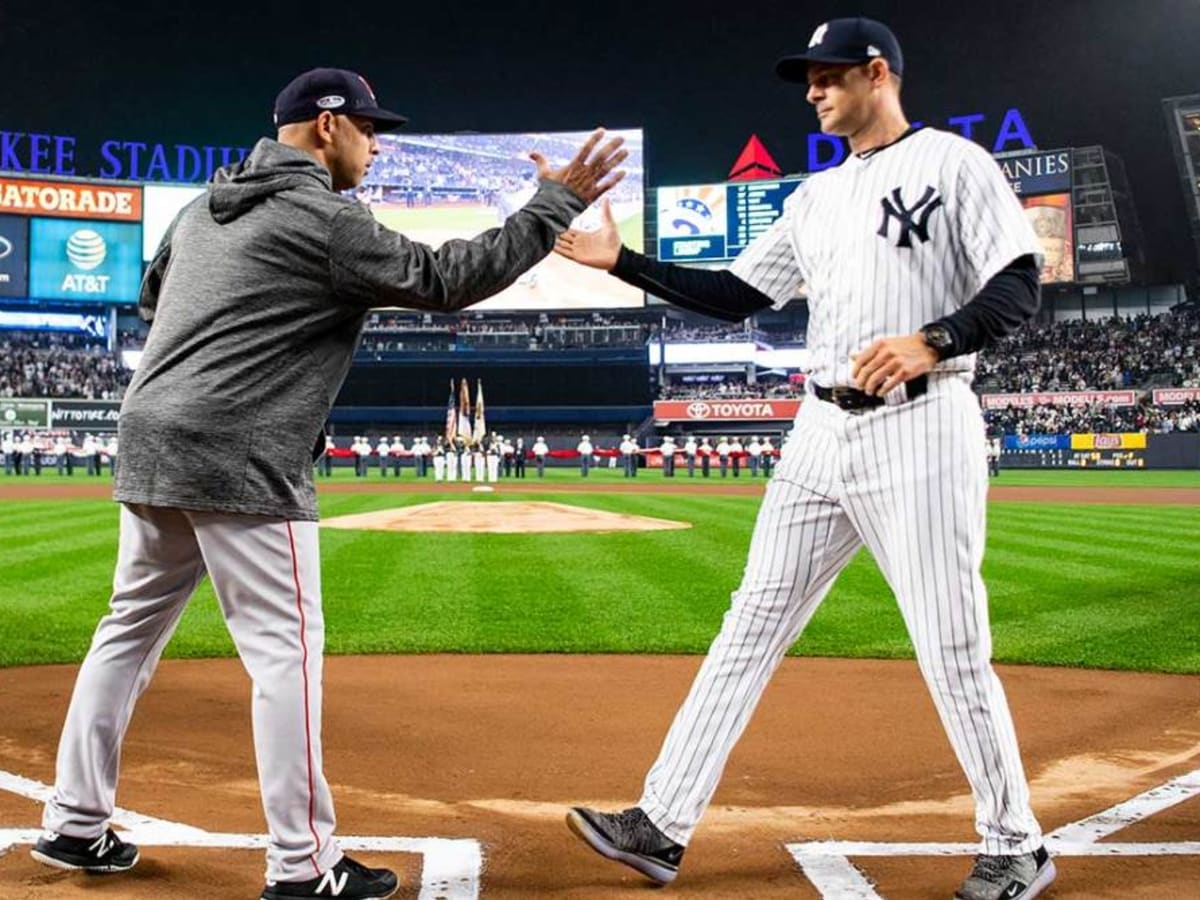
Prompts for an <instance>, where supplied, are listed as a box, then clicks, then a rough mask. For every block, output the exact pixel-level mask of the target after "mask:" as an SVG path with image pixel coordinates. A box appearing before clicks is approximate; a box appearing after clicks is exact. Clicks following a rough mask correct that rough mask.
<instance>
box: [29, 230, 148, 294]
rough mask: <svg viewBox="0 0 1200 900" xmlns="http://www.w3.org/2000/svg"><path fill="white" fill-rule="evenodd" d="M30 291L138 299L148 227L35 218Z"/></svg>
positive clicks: (32, 292) (30, 256)
mask: <svg viewBox="0 0 1200 900" xmlns="http://www.w3.org/2000/svg"><path fill="white" fill-rule="evenodd" d="M29 245H30V253H29V259H30V265H29V293H30V294H31V295H32V296H34V297H38V298H41V299H46V300H76V301H88V302H101V303H132V302H134V301H135V300H137V295H138V288H139V286H140V284H141V279H142V227H141V226H140V225H127V224H123V223H120V224H119V223H115V222H88V221H80V220H71V219H33V220H32V221H31V222H30V233H29Z"/></svg>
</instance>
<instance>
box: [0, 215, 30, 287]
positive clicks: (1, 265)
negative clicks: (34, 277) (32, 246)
mask: <svg viewBox="0 0 1200 900" xmlns="http://www.w3.org/2000/svg"><path fill="white" fill-rule="evenodd" d="M28 290H29V220H28V219H26V218H25V217H24V216H0V297H24V296H25V294H26V293H27V291H28Z"/></svg>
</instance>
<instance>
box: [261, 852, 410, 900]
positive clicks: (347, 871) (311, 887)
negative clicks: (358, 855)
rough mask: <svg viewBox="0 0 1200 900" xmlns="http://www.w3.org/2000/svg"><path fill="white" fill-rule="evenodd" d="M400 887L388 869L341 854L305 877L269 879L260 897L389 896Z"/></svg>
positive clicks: (357, 899)
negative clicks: (317, 872) (336, 860)
mask: <svg viewBox="0 0 1200 900" xmlns="http://www.w3.org/2000/svg"><path fill="white" fill-rule="evenodd" d="M399 887H400V881H399V879H397V878H396V873H395V872H393V871H392V870H391V869H370V868H368V867H366V866H364V865H363V864H362V863H360V862H357V861H355V860H353V859H351V858H350V857H348V856H343V857H342V860H341V862H339V863H338V864H337V865H336V866H334V867H333V868H332V869H329V870H328V871H327V872H325V874H324V875H321V876H320V877H318V878H312V879H309V880H308V881H268V882H267V886H266V887H265V888H263V892H262V900H285V898H288V897H338V898H340V900H363V898H367V897H390V896H392V894H394V893H396V891H397V890H398V889H399Z"/></svg>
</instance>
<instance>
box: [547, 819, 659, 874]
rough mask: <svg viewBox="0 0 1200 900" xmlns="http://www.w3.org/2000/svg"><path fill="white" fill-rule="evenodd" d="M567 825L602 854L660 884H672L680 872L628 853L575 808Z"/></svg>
mask: <svg viewBox="0 0 1200 900" xmlns="http://www.w3.org/2000/svg"><path fill="white" fill-rule="evenodd" d="M567 827H568V828H570V829H571V831H572V832H574V834H575V836H576V837H578V838H579V839H580V840H581V841H583V842H584V843H585V844H587V845H588V846H589V847H591V848H592V849H593V850H595V851H596V852H597V853H599V854H600V855H601V856H603V857H605V858H606V859H611V860H615V861H616V862H619V863H624V864H625V865H627V866H629V868H631V869H633V870H635V871H637V872H639V873H641V874H642V875H645V876H646V877H647V878H649V879H650V880H651V881H655V882H657V883H658V884H670V883H671V882H672V881H674V880H675V876H676V875H678V874H679V870H678V869H673V868H671V867H670V866H666V865H663V864H662V863H660V862H656V861H655V860H651V859H647V858H646V857H644V856H640V855H638V854H636V853H626V852H625V851H624V850H618V849H617V848H616V847H615V846H613V843H612V842H611V841H610V840H608V838H606V837H605V836H604V835H602V834H601V833H600V832H598V831H597V830H596V829H595V828H593V827H592V826H591V825H590V824H588V821H587V819H585V818H584V817H583V816H581V815H579V813H577V812H575V810H571V811H570V812H568V813H567Z"/></svg>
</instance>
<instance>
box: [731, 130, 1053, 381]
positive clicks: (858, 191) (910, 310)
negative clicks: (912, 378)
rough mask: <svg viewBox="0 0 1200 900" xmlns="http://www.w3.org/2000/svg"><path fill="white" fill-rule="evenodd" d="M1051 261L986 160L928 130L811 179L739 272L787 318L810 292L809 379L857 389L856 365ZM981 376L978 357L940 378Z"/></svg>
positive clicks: (948, 365) (978, 151)
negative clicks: (994, 282) (784, 309)
mask: <svg viewBox="0 0 1200 900" xmlns="http://www.w3.org/2000/svg"><path fill="white" fill-rule="evenodd" d="M1041 253H1042V251H1041V245H1040V243H1039V241H1038V238H1037V236H1036V234H1035V233H1034V231H1033V228H1032V226H1031V225H1030V224H1029V221H1028V219H1027V218H1026V216H1025V213H1024V210H1022V208H1021V204H1020V202H1019V201H1018V200H1017V197H1016V195H1015V194H1014V193H1013V191H1012V188H1010V187H1009V185H1008V182H1007V181H1006V180H1005V178H1004V174H1003V173H1002V172H1001V170H1000V167H999V166H998V165H996V162H995V160H993V159H992V158H991V157H990V156H989V155H988V153H987V151H986V150H984V149H983V148H982V147H980V146H978V145H977V144H975V143H973V142H971V141H969V140H967V139H966V138H963V137H961V136H959V135H955V134H950V133H949V132H945V131H939V130H936V129H932V128H922V129H920V130H918V131H915V132H913V133H911V134H909V135H908V136H907V137H905V138H903V139H901V140H899V141H897V142H896V143H894V144H892V145H890V146H888V147H885V148H882V149H881V150H879V151H876V152H874V153H869V154H868V155H867V156H866V158H861V157H859V156H856V155H854V154H851V155H850V156H848V157H847V158H846V160H845V161H844V162H843V163H842V164H841V165H839V166H837V167H836V168H832V169H826V170H824V171H822V172H819V173H817V174H816V175H813V176H812V177H811V178H809V179H807V180H806V181H805V182H804V183H803V184H801V185H800V187H798V188H797V189H796V190H795V192H794V193H793V194H792V195H791V197H789V198H788V200H787V203H786V204H785V206H784V211H783V214H782V215H781V216H780V217H779V219H778V220H777V221H776V222H775V224H774V225H773V226H772V227H771V228H770V229H769V230H768V231H767V232H766V233H764V234H763V235H761V236H760V237H759V238H758V239H757V240H755V241H754V242H753V243H752V244H751V245H750V246H749V247H747V248H746V249H745V250H744V251H743V252H742V254H741V256H739V257H738V258H737V259H736V260H735V261H734V263H733V265H732V266H731V267H730V271H732V272H733V273H734V274H735V275H736V276H738V277H739V278H741V279H742V280H743V281H745V282H746V283H748V284H750V285H752V286H753V287H755V288H757V289H758V290H760V291H762V292H763V293H764V294H766V295H767V296H768V297H770V298H771V299H772V300H774V301H775V305H776V308H779V307H781V306H783V305H784V304H785V303H787V301H788V300H790V299H792V297H793V296H795V293H796V291H797V289H798V288H799V287H800V285H801V284H804V285H805V286H806V292H807V294H808V306H809V320H808V340H807V343H808V348H809V353H810V360H811V362H810V370H809V374H810V375H811V377H812V378H813V380H814V381H816V382H817V383H818V384H822V385H835V384H853V379H852V378H851V376H850V365H851V362H850V354H851V353H857V352H858V351H859V350H862V349H863V348H864V347H866V346H867V345H868V344H870V343H871V342H872V341H874V340H876V339H878V338H882V337H891V336H895V335H905V334H912V333H913V332H915V331H916V330H917V329H919V328H920V327H921V326H922V325H925V324H927V323H928V322H931V321H933V320H934V319H938V318H941V317H942V316H945V315H947V314H949V313H952V312H954V311H955V310H957V309H959V308H960V307H962V306H963V305H964V304H966V303H967V302H968V301H969V300H970V299H971V298H972V297H974V296H975V294H977V293H978V292H979V290H980V288H982V287H983V286H984V284H986V283H987V281H988V280H989V279H990V278H992V276H994V275H995V274H997V273H998V272H999V271H1000V270H1001V269H1003V268H1004V267H1005V266H1007V265H1009V264H1010V263H1011V262H1013V260H1015V259H1017V258H1018V257H1020V256H1024V255H1026V254H1033V255H1035V256H1037V257H1038V258H1039V260H1040V258H1041ZM1039 265H1040V262H1039ZM974 368H975V355H974V354H967V355H963V356H958V357H954V358H953V359H949V360H946V361H945V362H941V363H939V364H938V365H937V366H936V368H935V371H947V372H973V371H974Z"/></svg>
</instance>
